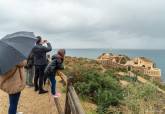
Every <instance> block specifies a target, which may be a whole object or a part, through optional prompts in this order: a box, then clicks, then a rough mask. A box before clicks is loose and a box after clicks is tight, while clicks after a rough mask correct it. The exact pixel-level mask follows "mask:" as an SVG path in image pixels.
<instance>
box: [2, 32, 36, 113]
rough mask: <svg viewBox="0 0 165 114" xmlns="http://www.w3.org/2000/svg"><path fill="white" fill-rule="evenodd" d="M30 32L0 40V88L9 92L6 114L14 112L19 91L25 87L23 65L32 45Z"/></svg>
mask: <svg viewBox="0 0 165 114" xmlns="http://www.w3.org/2000/svg"><path fill="white" fill-rule="evenodd" d="M35 42H36V38H35V36H34V34H33V33H32V32H24V31H23V32H16V33H13V34H9V35H7V36H5V37H4V38H2V39H1V40H0V89H2V90H3V91H4V92H6V93H8V94H9V110H8V114H16V112H17V105H18V101H19V98H20V94H21V91H22V90H23V89H24V88H25V85H26V83H25V76H24V66H25V65H26V59H27V58H28V55H29V54H30V52H31V50H32V48H33V47H34V45H35Z"/></svg>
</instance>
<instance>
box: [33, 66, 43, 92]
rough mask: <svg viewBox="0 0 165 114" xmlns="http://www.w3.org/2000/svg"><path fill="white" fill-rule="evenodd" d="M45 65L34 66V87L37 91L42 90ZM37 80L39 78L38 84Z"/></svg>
mask: <svg viewBox="0 0 165 114" xmlns="http://www.w3.org/2000/svg"><path fill="white" fill-rule="evenodd" d="M45 67H46V65H36V66H35V77H34V86H35V89H39V91H41V90H43V82H44V70H45ZM38 80H39V84H38Z"/></svg>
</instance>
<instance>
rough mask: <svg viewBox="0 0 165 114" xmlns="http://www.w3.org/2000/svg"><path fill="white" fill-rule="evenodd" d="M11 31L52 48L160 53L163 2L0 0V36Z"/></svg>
mask: <svg viewBox="0 0 165 114" xmlns="http://www.w3.org/2000/svg"><path fill="white" fill-rule="evenodd" d="M16 31H32V32H34V33H35V35H41V36H42V37H44V38H45V39H48V40H49V41H50V42H51V43H52V44H53V47H54V48H133V49H135V48H138V49H139V48H140V49H165V0H0V37H1V38H2V37H3V36H5V35H6V34H9V33H13V32H16Z"/></svg>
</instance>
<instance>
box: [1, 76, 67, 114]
mask: <svg viewBox="0 0 165 114" xmlns="http://www.w3.org/2000/svg"><path fill="white" fill-rule="evenodd" d="M57 82H59V79H58V81H57ZM61 88H62V85H61V84H60V83H58V85H57V90H58V91H61ZM64 99H65V94H62V97H60V102H61V103H62V104H63V105H64V101H65V100H64ZM7 110H8V95H7V94H6V93H4V92H3V91H1V90H0V114H7ZM18 111H20V112H24V113H23V114H57V109H56V107H55V105H54V102H53V101H52V99H51V98H50V94H44V95H39V94H38V93H37V92H34V88H28V87H26V88H25V89H24V90H23V91H22V94H21V97H20V101H19V106H18Z"/></svg>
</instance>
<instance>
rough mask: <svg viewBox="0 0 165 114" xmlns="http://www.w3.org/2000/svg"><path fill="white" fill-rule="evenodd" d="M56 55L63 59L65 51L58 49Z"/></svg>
mask: <svg viewBox="0 0 165 114" xmlns="http://www.w3.org/2000/svg"><path fill="white" fill-rule="evenodd" d="M57 54H59V55H60V56H61V57H62V58H64V56H65V54H66V51H65V49H59V50H58V51H57Z"/></svg>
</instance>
